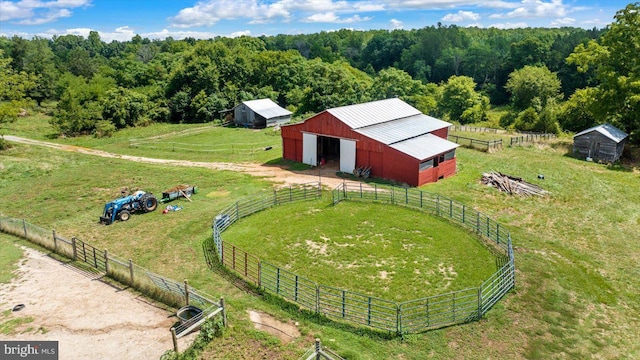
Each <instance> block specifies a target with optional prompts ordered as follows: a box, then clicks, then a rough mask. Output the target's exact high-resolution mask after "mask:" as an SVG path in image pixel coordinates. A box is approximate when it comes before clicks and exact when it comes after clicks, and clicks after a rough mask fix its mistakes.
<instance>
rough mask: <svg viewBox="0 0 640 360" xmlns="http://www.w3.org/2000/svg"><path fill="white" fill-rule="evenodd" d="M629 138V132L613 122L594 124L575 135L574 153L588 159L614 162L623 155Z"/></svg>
mask: <svg viewBox="0 0 640 360" xmlns="http://www.w3.org/2000/svg"><path fill="white" fill-rule="evenodd" d="M627 139H629V135H628V134H627V133H625V132H624V131H622V130H620V129H618V128H616V127H615V126H613V125H611V124H602V125H598V126H594V127H592V128H589V129H586V130H583V131H581V132H579V133H577V134H575V135H574V136H573V153H574V155H576V156H578V157H580V158H585V159H587V160H593V161H598V162H606V163H613V162H615V161H617V160H618V159H619V158H620V156H622V151H623V150H624V145H625V144H626V142H627Z"/></svg>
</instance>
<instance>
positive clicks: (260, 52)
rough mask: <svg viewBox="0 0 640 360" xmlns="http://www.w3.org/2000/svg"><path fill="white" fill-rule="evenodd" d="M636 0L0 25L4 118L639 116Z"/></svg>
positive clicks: (71, 127) (113, 125)
mask: <svg viewBox="0 0 640 360" xmlns="http://www.w3.org/2000/svg"><path fill="white" fill-rule="evenodd" d="M638 10H640V3H633V4H629V5H627V6H626V7H625V8H624V9H621V10H619V11H618V12H617V13H616V16H615V19H614V22H613V23H611V24H610V25H609V26H608V27H607V28H605V29H591V30H585V29H580V28H572V27H563V28H553V29H547V28H527V29H506V30H500V29H495V28H490V29H481V28H461V27H457V26H442V25H441V24H438V25H437V26H429V27H425V28H422V29H417V30H394V31H383V30H372V31H357V30H344V29H343V30H340V31H335V32H320V33H315V34H306V35H277V36H260V37H247V36H244V37H239V38H223V37H219V38H215V39H209V40H196V39H193V38H186V39H183V40H175V39H173V38H171V37H168V38H166V39H154V40H150V39H147V38H142V37H140V36H139V35H136V36H135V37H133V38H132V39H131V40H130V41H125V42H120V41H112V42H110V43H106V42H104V41H102V40H101V39H100V36H99V34H98V33H97V32H95V31H92V32H91V33H90V34H89V36H88V37H87V38H84V37H82V36H78V35H62V36H54V37H53V38H51V39H46V38H39V37H34V38H32V39H23V38H21V37H18V36H13V37H10V38H9V37H0V123H3V122H7V121H12V120H14V119H15V118H16V117H17V116H18V115H19V113H20V112H21V111H23V110H24V109H36V110H37V109H40V110H42V111H45V112H47V113H49V114H50V115H52V117H51V123H52V124H53V125H54V126H55V128H56V129H57V131H59V133H60V134H64V135H67V136H76V135H84V134H95V135H96V136H109V135H110V134H112V133H113V132H114V131H117V130H118V129H122V128H125V127H128V126H142V125H145V124H149V123H152V122H174V123H198V122H210V121H215V120H218V119H220V116H221V115H220V114H221V112H224V111H225V110H228V109H230V108H232V107H233V106H235V105H237V104H238V103H240V102H241V101H244V100H251V99H257V98H271V99H272V100H274V101H276V102H277V103H279V104H280V105H282V106H283V107H286V108H288V109H289V110H291V111H293V112H294V114H295V115H296V116H298V117H304V116H308V115H310V114H312V113H316V112H320V111H323V110H325V109H327V108H331V107H337V106H342V105H349V104H354V103H361V102H365V101H371V100H378V99H385V98H389V97H399V98H401V99H403V100H405V101H407V102H408V103H410V104H412V105H413V106H415V107H416V108H418V109H419V110H421V111H423V112H424V113H426V114H430V115H432V116H436V117H440V118H443V119H446V120H449V121H454V122H459V123H462V124H469V123H480V122H486V121H487V120H488V119H489V116H488V113H489V111H490V109H491V107H492V106H493V107H496V106H499V107H500V109H504V110H505V111H502V113H503V115H502V116H501V117H500V118H499V121H498V122H499V125H500V126H502V127H505V128H509V127H511V128H515V129H518V130H528V131H543V132H555V133H557V132H560V131H562V130H566V131H580V130H583V129H585V128H586V127H589V126H593V125H595V124H598V123H603V122H610V123H613V124H614V125H617V126H619V127H620V128H622V129H623V130H625V131H626V132H628V133H630V134H632V135H633V134H634V133H637V132H638V127H639V126H640V78H639V76H640V75H639V73H640V63H639V57H638V54H639V53H640V35H639V34H640V12H639V11H638Z"/></svg>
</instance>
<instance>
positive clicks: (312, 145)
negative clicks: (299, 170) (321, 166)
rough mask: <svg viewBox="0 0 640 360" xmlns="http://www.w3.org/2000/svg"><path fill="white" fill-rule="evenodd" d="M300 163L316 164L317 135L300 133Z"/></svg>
mask: <svg viewBox="0 0 640 360" xmlns="http://www.w3.org/2000/svg"><path fill="white" fill-rule="evenodd" d="M302 163H304V164H308V165H311V166H316V165H318V136H317V135H314V134H307V133H302Z"/></svg>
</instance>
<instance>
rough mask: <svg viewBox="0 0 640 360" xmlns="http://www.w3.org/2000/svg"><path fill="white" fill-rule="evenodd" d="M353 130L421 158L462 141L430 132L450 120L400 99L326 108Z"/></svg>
mask: <svg viewBox="0 0 640 360" xmlns="http://www.w3.org/2000/svg"><path fill="white" fill-rule="evenodd" d="M327 112H328V113H330V114H331V115H333V116H335V117H336V118H338V119H339V120H340V121H342V122H343V123H345V124H346V125H347V126H349V127H350V128H352V129H353V131H355V132H357V133H360V134H362V135H364V136H366V137H368V138H371V139H373V140H375V141H378V142H381V143H383V144H385V145H389V146H391V147H392V148H394V149H396V150H398V151H401V152H403V153H405V154H407V155H409V156H412V157H414V158H416V159H419V160H422V159H427V158H430V157H433V156H435V155H438V154H442V153H444V152H447V151H451V150H453V149H455V148H457V147H458V146H459V145H458V144H456V143H454V142H451V141H448V140H446V139H442V138H440V137H438V136H435V135H433V134H430V133H431V132H433V131H436V130H439V129H443V128H447V127H449V126H451V124H450V123H448V122H446V121H442V120H439V119H436V118H434V117H431V116H427V115H425V114H423V113H422V112H420V110H418V109H416V108H414V107H413V106H411V105H409V104H407V103H406V102H404V101H402V100H400V99H397V98H392V99H386V100H379V101H372V102H368V103H364V104H356V105H349V106H342V107H339V108H333V109H329V110H327Z"/></svg>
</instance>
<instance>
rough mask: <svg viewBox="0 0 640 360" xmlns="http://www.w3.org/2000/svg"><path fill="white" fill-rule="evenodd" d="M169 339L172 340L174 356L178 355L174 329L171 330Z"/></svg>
mask: <svg viewBox="0 0 640 360" xmlns="http://www.w3.org/2000/svg"><path fill="white" fill-rule="evenodd" d="M171 339H173V351H175V352H176V354H178V353H180V352H179V351H178V337H177V336H176V329H175V328H171Z"/></svg>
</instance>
